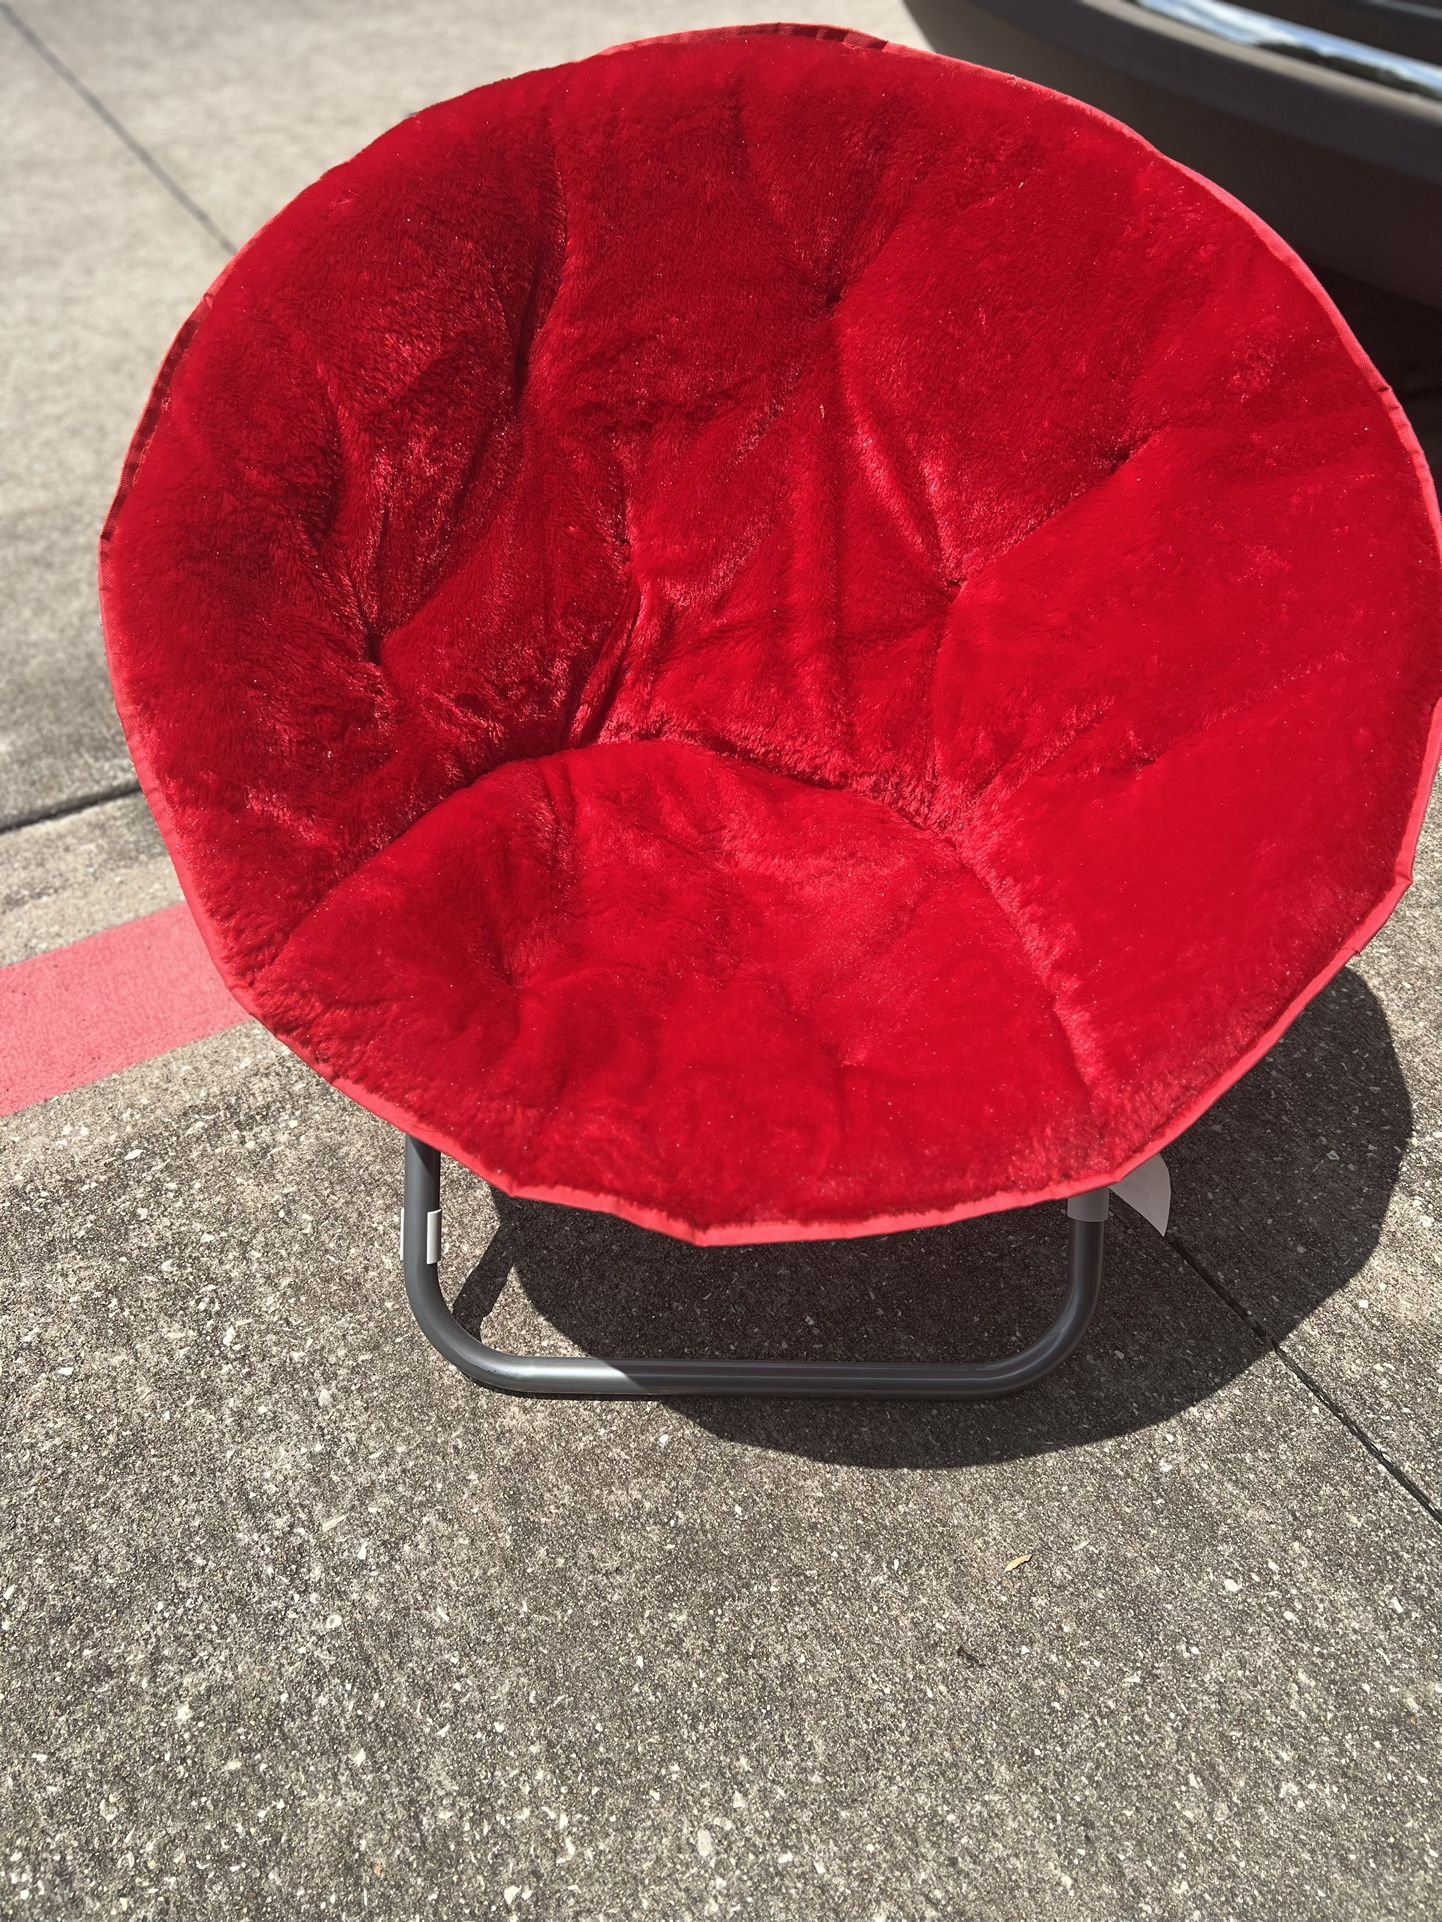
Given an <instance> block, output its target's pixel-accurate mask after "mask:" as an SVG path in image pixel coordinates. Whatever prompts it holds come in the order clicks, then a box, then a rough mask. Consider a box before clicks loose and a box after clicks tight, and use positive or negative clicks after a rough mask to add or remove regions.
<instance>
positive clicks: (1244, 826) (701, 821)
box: [102, 28, 1442, 1241]
mask: <svg viewBox="0 0 1442 1922" xmlns="http://www.w3.org/2000/svg"><path fill="white" fill-rule="evenodd" d="M102 574H103V598H104V608H105V620H106V630H107V636H108V643H109V650H110V659H111V663H112V670H113V675H114V680H115V686H116V693H117V699H118V703H119V706H120V711H121V714H122V716H123V719H124V722H125V725H126V728H127V731H128V734H129V738H130V742H131V745H132V747H133V750H134V753H135V758H136V762H137V765H138V767H139V769H140V772H141V775H142V778H143V780H144V783H145V787H146V791H147V793H148V794H149V796H150V798H151V801H152V803H153V804H154V807H155V810H156V813H157V816H158V818H159V820H160V822H161V824H162V827H163V829H164V831H165V833H166V835H167V838H168V840H169V842H170V845H171V848H172V850H173V852H174V855H175V858H176V862H177V865H178V867H179V870H180V873H181V876H182V880H183V882H184V885H185V888H186V891H187V894H188V895H189V898H190V900H191V902H192V903H193V905H194V907H195V910H196V913H197V915H198V917H199V919H200V922H201V925H202V927H203V928H204V930H205V931H206V934H207V938H208V939H209V941H210V943H211V946H212V948H213V951H214V953H215V956H216V959H217V961H218V963H219V965H220V967H221V968H222V970H223V972H224V974H225V976H226V978H227V980H228V981H229V982H230V984H231V986H232V987H233V989H234V991H235V992H236V993H237V995H239V996H240V998H241V999H242V1001H243V1002H244V1003H245V1005H246V1006H247V1007H248V1008H250V1009H252V1010H253V1011H254V1012H255V1013H256V1014H257V1015H258V1016H259V1017H260V1019H261V1020H263V1021H264V1022H265V1023H266V1024H267V1026H269V1027H270V1028H271V1029H273V1030H274V1032H275V1033H276V1034H277V1035H279V1036H280V1037H281V1038H282V1040H284V1041H285V1042H286V1043H288V1044H289V1046H291V1047H292V1048H294V1049H295V1050H296V1051H297V1052H298V1053H299V1054H300V1055H301V1056H302V1057H303V1058H304V1059H305V1060H307V1061H309V1062H311V1063H312V1064H313V1065H314V1066H315V1067H316V1068H317V1069H318V1070H319V1071H320V1072H321V1073H322V1074H324V1075H326V1076H328V1077H329V1078H331V1079H332V1080H333V1081H335V1082H336V1083H338V1084H339V1085H340V1086H341V1087H343V1088H345V1089H346V1090H347V1091H348V1092H349V1093H350V1094H352V1095H354V1096H355V1097H356V1098H357V1099H358V1100H359V1101H361V1102H363V1103H364V1104H365V1105H366V1106H367V1107H369V1108H371V1109H373V1110H374V1111H375V1112H377V1113H378V1114H381V1115H384V1116H386V1117H388V1118H390V1119H392V1120H394V1121H396V1122H397V1123H399V1124H400V1125H402V1126H404V1127H406V1128H407V1129H409V1130H410V1131H411V1132H413V1133H415V1134H418V1135H420V1136H422V1137H424V1138H426V1139H428V1140H430V1141H431V1142H433V1143H434V1144H435V1145H437V1146H438V1147H441V1148H443V1149H445V1150H446V1151H448V1152H449V1153H451V1154H453V1155H455V1156H456V1157H458V1158H459V1159H460V1160H462V1161H464V1162H466V1163H468V1164H469V1165H470V1166H471V1167H473V1168H474V1169H476V1170H477V1171H479V1172H480V1173H481V1174H483V1175H485V1176H487V1177H488V1178H490V1179H492V1180H494V1181H497V1182H498V1183H499V1184H500V1185H501V1186H502V1187H504V1188H506V1189H509V1190H510V1191H512V1192H514V1193H521V1194H528V1195H537V1196H545V1197H550V1198H554V1199H559V1200H563V1201H571V1202H578V1203H582V1204H585V1205H590V1206H595V1207H599V1208H607V1209H612V1210H614V1211H615V1212H617V1213H619V1214H622V1215H625V1216H628V1217H629V1218H631V1219H632V1220H635V1221H639V1222H642V1223H645V1224H648V1225H652V1226H655V1227H660V1228H664V1229H667V1230H669V1231H670V1232H672V1233H675V1234H679V1235H683V1236H686V1237H688V1238H691V1239H695V1240H698V1241H746V1240H760V1239H767V1238H782V1237H800V1236H812V1235H823V1234H833V1233H839V1234H851V1233H861V1232H865V1231H869V1230H875V1229H881V1228H894V1227H902V1226H909V1225H915V1224H920V1223H924V1222H933V1221H942V1220H949V1219H955V1218H957V1217H960V1216H963V1215H967V1214H972V1213H977V1212H981V1211H984V1210H988V1209H993V1208H999V1207H1003V1206H1007V1205H1011V1204H1014V1203H1018V1202H1024V1201H1031V1200H1039V1199H1042V1198H1044V1197H1048V1196H1053V1195H1059V1194H1064V1193H1068V1192H1072V1191H1075V1190H1078V1189H1082V1188H1086V1187H1090V1186H1095V1185H1098V1184H1099V1183H1100V1182H1101V1181H1102V1180H1104V1179H1108V1178H1112V1177H1116V1176H1119V1175H1120V1174H1121V1173H1122V1172H1123V1171H1124V1170H1126V1169H1127V1168H1128V1167H1130V1166H1131V1165H1133V1164H1135V1163H1136V1162H1137V1161H1138V1160H1139V1159H1141V1158H1142V1157H1143V1156H1145V1155H1146V1154H1147V1153H1149V1152H1150V1151H1152V1150H1153V1149H1155V1148H1156V1147H1158V1146H1160V1145H1162V1144H1164V1143H1165V1142H1166V1141H1167V1140H1168V1139H1169V1138H1171V1137H1172V1136H1173V1135H1175V1134H1176V1133H1177V1132H1178V1131H1179V1130H1180V1129H1181V1128H1183V1127H1184V1126H1185V1125H1186V1124H1187V1123H1188V1122H1189V1121H1190V1120H1191V1119H1192V1118H1194V1117H1195V1116H1196V1115H1197V1114H1198V1113H1199V1111H1200V1110H1201V1109H1202V1108H1204V1107H1205V1106H1206V1105H1207V1104H1208V1103H1209V1102H1210V1101H1212V1100H1213V1099H1214V1098H1215V1097H1216V1096H1217V1095H1218V1094H1219V1093H1220V1092H1221V1091H1222V1090H1223V1089H1224V1088H1225V1087H1227V1086H1228V1085H1229V1084H1230V1083H1231V1082H1232V1081H1233V1080H1235V1079H1236V1078H1237V1076H1238V1075H1239V1074H1241V1073H1242V1072H1243V1071H1244V1070H1245V1068H1246V1067H1247V1066H1248V1065H1249V1064H1250V1063H1251V1062H1252V1061H1254V1060H1255V1059H1256V1058H1257V1056H1258V1055H1259V1054H1260V1053H1261V1052H1262V1051H1263V1050H1264V1049H1265V1048H1266V1047H1267V1046H1268V1045H1269V1044H1270V1043H1271V1042H1272V1041H1273V1040H1274V1039H1275V1038H1276V1037H1277V1035H1278V1034H1279V1033H1280V1032H1281V1030H1282V1029H1283V1028H1284V1027H1285V1025H1286V1024H1287V1022H1289V1021H1290V1020H1291V1019H1292V1017H1293V1016H1294V1015H1295V1014H1296V1013H1297V1011H1298V1010H1299V1008H1300V1007H1301V1006H1302V1005H1303V1004H1304V1003H1305V1002H1306V1000H1307V999H1308V998H1309V997H1310V996H1311V995H1313V994H1315V993H1316V992H1317V991H1318V989H1319V988H1320V987H1321V986H1322V985H1323V983H1324V982H1325V981H1326V980H1327V979H1328V978H1329V977H1330V976H1331V975H1332V973H1333V972H1334V971H1335V970H1336V969H1337V968H1338V967H1339V966H1340V965H1341V963H1342V962H1343V960H1345V958H1346V957H1347V956H1348V955H1349V954H1351V953H1352V952H1353V951H1354V950H1355V949H1356V948H1357V947H1358V946H1359V945H1360V944H1361V943H1362V942H1363V941H1364V940H1365V939H1366V938H1367V937H1368V935H1369V934H1370V933H1371V932H1372V931H1373V930H1374V929H1375V928H1376V927H1377V926H1378V925H1379V923H1380V922H1381V920H1382V919H1383V918H1384V917H1385V915H1386V914H1387V912H1388V911H1389V910H1390V908H1391V907H1392V905H1393V904H1394V903H1395V901H1396V899H1397V898H1398V895H1399V894H1400V892H1401V890H1402V888H1403V887H1404V886H1405V884H1406V880H1407V878H1408V875H1409V872H1410V857H1411V851H1412V848H1413V844H1414V841H1415V838H1416V834H1417V831H1418V826H1419V821H1420V815H1421V809H1422V805H1423V798H1424V795H1425V791H1426V785H1427V783H1428V781H1429V780H1430V776H1431V772H1432V769H1433V767H1434V765H1435V760H1436V753H1437V735H1436V730H1435V726H1434V711H1435V709H1436V706H1437V701H1438V696H1439V691H1442V637H1439V605H1442V595H1439V585H1442V569H1439V553H1438V534H1437V521H1436V506H1435V501H1434V500H1433V498H1432V496H1431V493H1430V488H1429V484H1428V482H1427V480H1426V478H1425V475H1424V472H1423V469H1422V467H1421V462H1420V456H1419V454H1418V451H1417V448H1416V444H1415V442H1414V440H1413V438H1412V436H1411V433H1410V431H1409V430H1408V428H1407V426H1406V423H1405V422H1404V420H1403V419H1402V416H1401V414H1400V413H1399V411H1398V409H1397V407H1396V404H1395V402H1394V401H1393V400H1392V398H1391V396H1390V395H1389V394H1388V392H1387V390H1386V389H1385V387H1384V386H1383V384H1382V382H1381V381H1380V379H1379V378H1378V376H1377V375H1376V373H1375V372H1374V371H1373V369H1372V368H1371V367H1370V366H1369V365H1368V364H1367V362H1366V360H1365V359H1364V357H1363V355H1362V353H1361V352H1360V350H1359V348H1358V347H1357V345H1356V342H1355V341H1354V340H1353V339H1352V338H1351V336H1350V335H1349V334H1348V332H1347V330H1346V328H1345V327H1344V325H1343V324H1342V322H1341V321H1340V319H1339V318H1338V316H1337V315H1336V313H1335V312H1334V310H1333V309H1332V307H1331V306H1330V305H1329V303H1328V302H1327V300H1326V298H1325V297H1324V296H1323V294H1322V293H1321V292H1320V290H1319V289H1318V287H1317V286H1316V283H1315V282H1314V281H1313V280H1312V279H1311V277H1310V276H1309V275H1308V273H1307V272H1306V270H1305V269H1304V268H1303V267H1302V266H1301V264H1300V263H1299V262H1298V261H1297V260H1296V259H1295V257H1294V256H1292V255H1291V254H1290V253H1289V252H1288V250H1287V249H1286V248H1285V247H1284V246H1283V245H1282V243H1281V242H1280V241H1279V240H1278V239H1277V238H1276V236H1275V235H1273V234H1271V233H1270V232H1268V231H1267V230H1266V229H1265V228H1263V227H1262V226H1261V225H1260V224H1259V223H1258V222H1257V221H1256V220H1255V219H1254V218H1252V217H1251V216H1250V215H1249V214H1248V213H1247V212H1246V211H1245V210H1244V209H1242V208H1241V207H1239V206H1238V205H1237V204H1236V203H1235V202H1233V201H1231V200H1229V199H1228V198H1227V197H1226V196H1225V195H1223V194H1221V193H1220V192H1218V191H1217V190H1216V189H1215V188H1213V187H1211V186H1209V185H1207V184H1206V183H1205V182H1203V181H1201V180H1199V179H1198V178H1196V177H1195V176H1194V175H1192V174H1190V173H1188V172H1186V171H1184V170H1183V169H1182V168H1180V167H1177V166H1175V165H1173V164H1171V163H1170V162H1168V161H1166V160H1164V159H1163V158H1161V157H1160V156H1159V155H1158V154H1157V153H1156V152H1154V151H1153V150H1152V149H1151V148H1150V147H1148V146H1147V145H1145V143H1144V142H1142V141H1141V140H1140V139H1138V138H1137V137H1136V136H1135V135H1133V134H1131V133H1129V132H1127V131H1126V130H1125V129H1123V128H1122V127H1120V126H1118V125H1116V124H1115V123H1113V122H1111V121H1108V120H1106V119H1104V118H1103V117H1101V116H1100V115H1098V114H1096V113H1094V112H1092V111H1090V110H1089V109H1086V108H1084V107H1081V106H1078V105H1077V104H1075V103H1074V102H1072V101H1069V100H1066V99H1063V98H1061V97H1059V96H1057V95H1055V94H1051V93H1048V92H1045V91H1043V90H1041V89H1038V88H1036V87H1032V86H1028V85H1025V84H1023V83H1021V82H1019V81H1015V80H1011V79H1006V78H1003V77H1001V76H998V75H996V74H992V73H987V72H984V71H981V70H978V69H975V68H971V67H967V66H964V65H961V64H959V63H955V62H951V61H945V60H941V59H936V58H933V57H931V56H928V55H920V54H913V53H910V52H904V51H900V50H897V49H894V48H890V47H886V46H883V45H881V44H879V43H877V42H875V41H871V40H866V39H863V38H861V37H859V36H856V35H848V34H841V33H837V32H832V31H826V30H821V31H817V30H806V29H799V28H786V29H761V30H735V31H726V32H721V33H711V34H701V35H694V36H682V37H680V38H678V39H672V40H668V41H655V42H649V43H645V44H642V45H639V46H633V47H628V48H623V49H620V50H618V51H616V52H613V53H610V54H606V55H602V56H600V57H598V58H596V59H592V60H588V61H584V62H582V63H580V64H579V65H575V66H570V67H562V68H558V69H555V70H553V71H549V72H543V73H536V74H528V75H526V76H524V77H522V78H520V79H516V80H510V81H506V82H504V83H502V84H500V85H497V86H492V87H487V88H483V89H481V90H480V91H479V92H475V93H471V94H467V95H465V96H464V97H463V98H461V99H458V100H454V101H451V102H448V103H446V104H445V105H442V106H438V107H434V108H431V109H430V110H429V111H427V112H425V113H422V114H419V115H417V116H416V117H415V118H413V119H410V120H407V121H405V122H404V123H403V124H402V125H400V126H399V127H396V128H395V129H394V130H393V131H392V132H390V133H388V134H387V135H385V136H384V138H382V139H381V140H379V141H377V142H376V143H375V145H374V146H372V147H370V148H368V149H367V150H366V151H365V152H364V153H362V154H360V155H359V156H357V157H356V158H355V159H354V160H351V161H348V162H347V163H346V164H345V165H344V166H341V167H338V168H337V169H336V170H335V171H334V172H332V173H329V174H327V175H326V176H325V177H324V178H323V179H322V180H320V181H319V182H318V183H317V184H316V185H315V186H314V187H312V188H310V189H309V190H308V191H307V192H306V193H303V194H302V195H301V196H300V197H299V199H297V200H296V201H294V202H293V203H292V204H291V205H290V206H289V207H287V208H286V209H285V211H284V212H283V213H281V214H280V215H279V216H278V217H277V218H276V219H275V220H274V221H272V222H271V224H270V225H269V226H268V227H266V228H265V229H264V230H263V231H262V232H261V234H260V235H259V236H258V237H257V238H256V239H255V240H254V241H252V242H251V244H250V245H249V246H248V247H247V248H246V249H245V250H244V251H243V252H242V253H241V255H240V256H239V257H238V258H237V260H236V261H235V262H234V263H233V264H232V266H231V267H230V268H229V269H227V271H226V272H225V273H224V274H223V275H222V277H221V279H220V280H219V281H218V282H217V284H216V285H215V287H214V288H213V289H212V290H211V292H210V293H209V294H208V295H207V296H206V298H205V300H204V301H203V303H202V304H201V307H200V309H199V310H198V312H197V313H196V315H195V316H194V317H193V318H192V319H191V321H190V322H189V324H188V325H187V326H186V328H185V329H184V331H183V332H182V334H181V336H180V339H179V340H178V342H177V343H176V346H175V347H174V349H173V350H172V352H171V355H170V358H169V360H168V361H167V363H166V365H165V368H164V370H163V372H162V374H161V377H160V380H159V384H158V385H157V387H156V390H155V393H154V396H153V397H152V400H151V402H150V405H149V408H148V410H147V412H146V415H145V418H144V420H143V422H142V424H141V427H140V429H139V432H138V434H137V436H136V440H135V444H134V447H133V449H132V452H131V456H130V459H129V463H128V465H127V468H126V471H125V475H124V479H123V482H122V485H121V489H120V494H119V498H118V500H117V503H116V506H115V509H114V510H113V512H112V516H111V519H110V522H109V525H108V527H107V529H106V533H105V537H104V542H103V555H102Z"/></svg>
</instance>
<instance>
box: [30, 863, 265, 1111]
mask: <svg viewBox="0 0 1442 1922" xmlns="http://www.w3.org/2000/svg"><path fill="white" fill-rule="evenodd" d="M249 1018H250V1017H249V1016H248V1015H247V1014H246V1012H245V1010H244V1008H242V1007H241V1005H240V1003H239V1002H238V1001H235V1000H233V999H232V998H231V995H230V992H229V990H228V989H227V988H226V986H225V984H224V982H223V981H222V980H221V978H220V976H219V975H218V974H217V973H216V971H215V963H214V962H213V961H212V960H211V958H210V956H209V954H208V953H207V952H206V949H205V943H204V942H203V941H202V940H201V938H200V931H199V929H198V928H197V927H196V925H195V921H194V919H193V918H192V916H191V912H190V909H189V908H188V907H187V906H186V905H185V903H184V902H183V901H182V902H179V903H177V905H176V906H175V907H173V908H162V909H161V910H160V912H159V913H158V914H147V915H143V916H142V917H141V919H140V920H138V921H126V922H124V923H123V924H122V925H121V926H120V927H118V928H108V929H107V930H106V931H105V933H103V934H93V935H91V936H90V938H89V939H88V940H85V941H77V942H75V944H74V945H73V946H72V947H68V948H56V949H54V950H53V951H52V952H51V953H49V954H37V955H36V956H35V958H34V959H33V960H31V961H17V962H16V963H15V964H14V966H13V967H8V968H0V1115H7V1114H18V1113H19V1112H20V1111H21V1109H22V1108H32V1107H34V1106H35V1104H36V1102H39V1101H49V1100H50V1099H51V1098H52V1097H53V1096H55V1095H58V1094H69V1093H71V1092H72V1091H73V1090H74V1089H76V1088H88V1087H89V1086H90V1084H91V1083H92V1082H93V1081H103V1080H104V1079H105V1077H106V1076H107V1075H112V1074H119V1073H120V1071H121V1069H122V1068H134V1067H137V1066H138V1065H139V1064H140V1062H142V1061H153V1060H154V1059H155V1058H156V1056H157V1055H162V1054H169V1053H170V1052H171V1050H172V1049H173V1048H183V1047H184V1046H185V1045H186V1043H187V1042H189V1041H200V1040H203V1039H204V1037H205V1036H206V1035H209V1034H220V1033H221V1032H222V1031H223V1030H224V1029H226V1028H234V1027H238V1026H239V1024H240V1023H241V1022H242V1021H247V1020H249Z"/></svg>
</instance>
